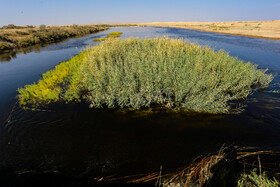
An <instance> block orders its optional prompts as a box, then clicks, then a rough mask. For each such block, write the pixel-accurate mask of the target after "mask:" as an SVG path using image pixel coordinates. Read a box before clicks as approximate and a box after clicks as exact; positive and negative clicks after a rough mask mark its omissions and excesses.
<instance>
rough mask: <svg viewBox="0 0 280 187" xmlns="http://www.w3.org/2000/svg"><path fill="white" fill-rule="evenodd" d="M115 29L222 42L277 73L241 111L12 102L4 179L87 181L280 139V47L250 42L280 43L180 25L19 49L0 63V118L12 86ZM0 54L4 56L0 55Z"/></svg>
mask: <svg viewBox="0 0 280 187" xmlns="http://www.w3.org/2000/svg"><path fill="white" fill-rule="evenodd" d="M114 31H121V32H123V35H122V36H121V37H122V38H127V37H132V36H135V37H140V38H145V37H156V36H166V35H168V36H170V37H177V38H180V37H183V38H184V39H186V40H189V41H191V42H196V43H199V44H201V45H205V44H207V45H210V46H211V47H216V49H217V50H219V49H225V50H227V51H229V52H230V54H231V55H234V56H238V57H240V58H241V59H243V60H246V61H252V62H253V63H256V64H259V65H260V66H261V67H264V68H269V69H270V72H273V73H274V74H275V79H274V82H273V83H272V85H271V86H270V87H269V88H268V89H267V90H263V91H259V92H256V93H254V94H253V95H251V96H250V97H249V98H248V100H247V107H246V108H245V109H246V110H245V111H244V112H242V113H241V114H235V115H206V114H194V113H166V112H164V111H157V112H152V113H145V114H143V113H141V112H126V113H123V112H118V111H114V110H105V109H103V110H101V109H89V108H88V105H87V104H85V103H79V104H67V105H63V104H54V105H51V106H48V108H47V109H42V110H37V111H30V110H23V109H21V108H19V107H18V106H16V108H15V110H14V111H13V113H12V115H11V118H10V122H9V123H2V124H1V126H0V166H1V167H0V178H1V180H2V179H3V180H2V181H3V182H5V181H7V180H9V181H15V183H17V182H18V181H22V180H25V179H26V180H27V181H28V180H29V179H30V178H31V179H32V178H33V179H34V178H37V179H38V180H39V179H42V178H41V177H46V178H49V179H50V180H49V181H52V179H54V181H55V182H56V183H58V182H59V181H64V182H65V181H73V182H77V184H80V183H79V182H81V181H82V184H88V183H86V182H85V181H87V180H88V179H92V178H93V177H96V176H108V175H131V174H136V173H147V172H153V171H158V170H159V168H160V167H161V166H162V167H163V170H168V169H172V168H177V167H181V166H185V165H187V164H188V163H189V162H190V161H192V160H193V159H194V158H196V157H197V156H199V155H202V154H208V153H209V152H216V151H217V150H218V149H219V148H220V147H221V146H222V145H223V144H232V143H235V144H236V145H239V146H267V145H271V146H274V145H279V143H280V137H279V133H280V117H279V114H280V93H279V82H280V79H279V72H280V63H279V62H280V51H279V52H277V50H275V49H273V50H272V49H270V47H265V50H262V49H261V48H260V47H258V46H257V47H256V46H255V45H257V44H258V43H260V42H261V43H262V44H263V45H264V46H270V44H273V45H272V46H276V49H280V41H279V42H278V43H277V42H276V43H275V41H271V40H265V39H251V38H249V39H248V38H246V37H245V38H246V41H247V43H246V42H245V43H244V38H243V37H240V36H230V37H229V36H228V37H226V36H224V35H220V34H215V33H205V32H200V31H191V30H184V29H170V28H113V29H110V30H108V31H105V32H101V33H99V34H94V35H90V36H87V37H82V38H79V39H70V40H68V41H66V42H63V43H58V44H54V45H49V46H46V47H44V48H40V49H39V50H40V52H39V51H38V53H34V51H32V52H30V53H28V52H27V54H25V55H23V54H19V55H17V57H16V58H15V57H13V58H11V60H10V63H2V64H0V85H1V87H0V89H1V90H0V113H1V114H0V121H1V122H4V121H5V120H6V119H7V117H8V115H9V113H10V111H11V110H12V108H13V105H14V103H15V102H16V94H17V92H16V89H17V88H18V87H22V86H24V85H25V84H30V83H32V82H34V81H37V80H38V79H39V78H40V76H41V74H42V73H44V72H46V71H47V70H48V69H50V68H52V67H53V66H55V65H56V64H58V63H59V62H61V61H63V60H67V59H69V58H70V57H71V56H73V55H74V54H77V53H79V51H80V50H81V49H82V48H84V47H86V46H87V45H96V44H97V43H93V42H92V39H93V38H96V37H102V36H103V35H106V33H108V32H114ZM219 38H220V39H219ZM226 38H227V39H226ZM241 40H242V44H240V46H238V43H239V41H240V42H241ZM11 56H12V55H11ZM0 58H1V59H5V58H7V57H4V56H1V55H0ZM1 168H2V169H1ZM5 171H7V172H5ZM43 173H45V175H43ZM8 174H10V175H8ZM19 174H23V175H19ZM42 175H43V176H42ZM4 179H5V180H4ZM44 179H45V178H44ZM84 179H85V180H84ZM1 180H0V182H1ZM34 181H36V180H34ZM83 182H85V183H83ZM91 182H92V181H91ZM0 184H1V183H0ZM64 184H68V183H64ZM89 185H91V183H90V184H89Z"/></svg>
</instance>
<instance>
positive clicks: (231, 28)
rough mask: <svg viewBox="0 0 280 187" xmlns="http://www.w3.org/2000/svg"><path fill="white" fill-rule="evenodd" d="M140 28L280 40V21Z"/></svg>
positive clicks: (168, 25)
mask: <svg viewBox="0 0 280 187" xmlns="http://www.w3.org/2000/svg"><path fill="white" fill-rule="evenodd" d="M138 26H148V27H176V28H185V29H193V30H200V31H207V32H214V33H222V34H231V35H241V36H250V37H257V38H267V39H275V40H280V20H273V21H233V22H152V23H139V24H138Z"/></svg>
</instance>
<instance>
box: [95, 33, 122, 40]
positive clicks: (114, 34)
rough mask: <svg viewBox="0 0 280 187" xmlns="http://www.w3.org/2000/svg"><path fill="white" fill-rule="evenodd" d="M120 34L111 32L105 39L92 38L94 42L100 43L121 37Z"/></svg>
mask: <svg viewBox="0 0 280 187" xmlns="http://www.w3.org/2000/svg"><path fill="white" fill-rule="evenodd" d="M122 34H123V33H122V32H112V33H108V34H107V37H106V38H94V39H93V41H94V42H100V41H105V40H109V39H114V38H118V37H120V36H121V35H122Z"/></svg>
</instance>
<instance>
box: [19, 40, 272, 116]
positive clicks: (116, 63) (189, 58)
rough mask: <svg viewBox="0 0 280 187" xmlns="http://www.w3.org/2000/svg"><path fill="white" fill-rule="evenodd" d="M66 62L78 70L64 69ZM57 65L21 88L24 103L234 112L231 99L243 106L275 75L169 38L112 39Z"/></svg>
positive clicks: (21, 100) (224, 54)
mask: <svg viewBox="0 0 280 187" xmlns="http://www.w3.org/2000/svg"><path fill="white" fill-rule="evenodd" d="M84 54H87V55H84ZM70 64H71V65H70ZM64 66H71V68H72V70H71V71H70V72H68V73H63V72H64V71H66V70H64ZM71 68H70V69H71ZM55 69H57V70H56V71H51V72H50V73H47V74H44V75H43V78H42V80H40V81H39V82H38V84H34V85H31V86H26V87H25V88H22V89H19V93H20V95H19V101H20V104H21V105H22V106H27V105H31V106H36V105H38V104H48V103H50V102H57V101H67V102H69V101H77V100H78V101H80V100H85V101H87V102H88V103H89V104H90V107H93V108H102V107H105V108H117V109H118V108H127V109H132V110H139V109H143V108H150V107H155V106H156V107H159V106H160V107H162V108H168V109H174V110H186V111H196V112H207V113H229V112H230V111H231V106H230V105H229V104H228V103H229V101H235V102H237V103H239V104H240V103H241V106H242V102H241V101H242V100H244V99H246V97H247V96H248V95H249V94H250V93H252V92H253V91H254V90H256V89H262V88H265V87H267V86H268V85H269V83H270V82H271V80H272V79H273V77H272V75H269V74H266V73H265V72H266V70H261V69H258V68H257V66H256V65H253V64H252V63H249V62H248V63H244V62H243V61H241V60H239V59H237V58H234V57H231V56H229V54H228V53H226V52H225V51H218V52H215V51H214V50H213V49H210V48H209V47H201V46H199V45H196V44H193V43H186V42H184V41H182V40H178V39H169V38H155V39H138V38H130V39H126V40H119V39H115V40H108V41H105V42H101V44H100V45H98V46H96V47H93V48H90V49H87V50H86V52H83V53H82V54H81V55H80V56H78V58H76V57H74V58H73V59H71V60H70V61H68V62H64V63H62V64H60V65H58V66H57V67H56V68H55ZM58 69H59V70H58ZM66 69H67V68H66ZM67 71H68V70H67ZM60 73H61V74H65V76H64V75H63V76H62V77H60V75H59V74H60ZM52 77H53V78H52ZM48 79H57V81H54V83H53V82H52V81H48ZM39 85H44V87H42V88H40V86H39ZM43 92H45V93H43ZM239 101H240V102H239ZM239 106H240V105H239Z"/></svg>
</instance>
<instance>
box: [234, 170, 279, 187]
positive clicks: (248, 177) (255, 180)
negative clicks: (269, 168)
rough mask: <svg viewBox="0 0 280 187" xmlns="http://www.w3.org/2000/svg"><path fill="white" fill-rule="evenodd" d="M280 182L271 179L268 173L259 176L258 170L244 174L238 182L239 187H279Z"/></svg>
mask: <svg viewBox="0 0 280 187" xmlns="http://www.w3.org/2000/svg"><path fill="white" fill-rule="evenodd" d="M279 185H280V182H279V181H277V180H276V179H275V178H273V179H269V178H268V177H267V176H266V173H262V174H257V172H256V170H254V171H252V172H251V173H250V174H246V173H243V174H242V175H241V176H240V178H239V180H238V184H237V186H238V187H247V186H256V187H278V186H279Z"/></svg>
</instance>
